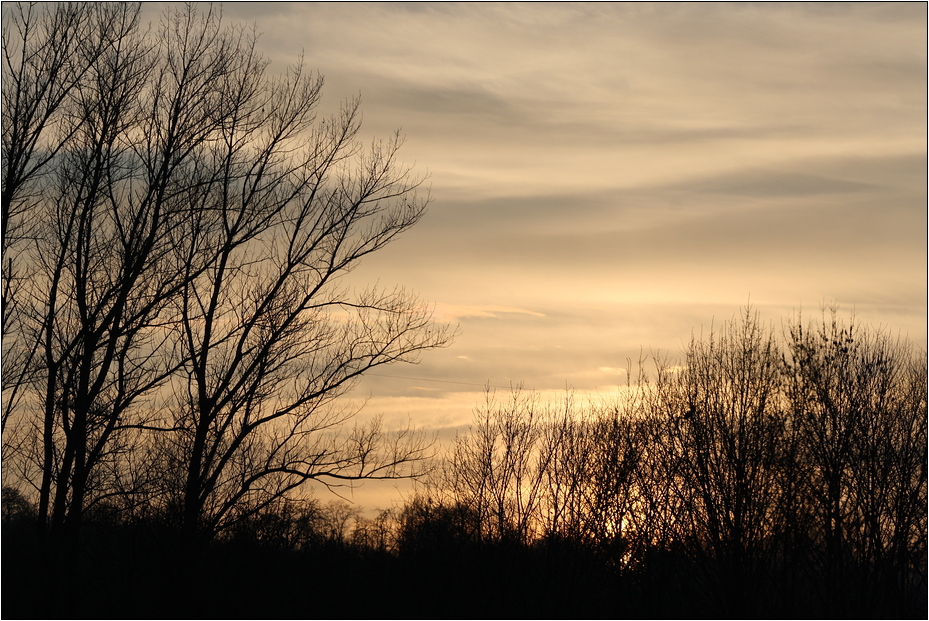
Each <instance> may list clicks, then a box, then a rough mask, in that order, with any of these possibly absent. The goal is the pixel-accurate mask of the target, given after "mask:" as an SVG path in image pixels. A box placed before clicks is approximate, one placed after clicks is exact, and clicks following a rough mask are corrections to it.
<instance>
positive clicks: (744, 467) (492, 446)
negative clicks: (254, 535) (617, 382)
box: [421, 310, 927, 618]
mask: <svg viewBox="0 0 929 621" xmlns="http://www.w3.org/2000/svg"><path fill="white" fill-rule="evenodd" d="M926 394H927V383H926V359H925V352H924V351H920V352H914V351H912V350H911V349H910V347H909V345H907V344H906V343H904V342H902V341H899V340H894V339H891V338H890V337H889V336H887V335H886V334H884V333H881V332H875V331H874V330H871V329H867V328H865V327H862V326H861V325H858V324H856V323H855V322H854V321H851V322H850V323H847V324H845V323H843V322H842V321H841V319H840V317H839V315H838V313H837V312H836V311H835V310H831V311H827V312H824V314H823V319H822V321H821V322H818V323H805V322H803V321H802V320H800V319H796V320H793V321H791V322H789V324H788V326H787V328H786V330H785V333H784V335H783V338H778V335H777V333H776V332H775V331H774V330H773V328H769V327H765V326H763V325H761V324H760V323H759V321H758V318H757V316H756V315H753V314H752V313H751V312H750V311H746V312H745V314H744V316H742V317H741V319H740V320H738V321H733V322H729V323H726V324H724V325H723V326H722V327H721V328H720V329H718V330H713V331H711V332H710V334H709V335H706V336H705V337H702V338H694V339H693V340H692V342H691V343H690V345H689V347H688V349H687V352H686V357H685V359H684V360H683V361H682V362H681V363H680V364H678V365H670V364H668V363H667V362H661V361H659V363H658V364H657V368H656V373H654V377H652V378H651V379H649V378H646V377H645V376H644V375H643V376H642V377H640V382H638V383H637V384H634V385H630V386H629V388H628V392H627V395H626V396H625V397H624V398H622V399H620V401H619V402H618V403H616V404H610V405H598V406H588V407H584V408H582V407H579V406H577V405H575V404H573V403H572V402H571V400H570V399H569V400H567V401H566V402H565V403H564V404H563V405H562V406H560V407H557V408H553V407H552V406H550V405H548V406H545V407H541V406H540V405H539V403H537V402H536V401H535V400H534V399H533V398H532V397H531V395H520V394H519V393H518V392H517V393H514V395H513V397H512V399H511V400H509V401H508V402H506V403H503V404H500V403H496V402H494V401H493V399H491V400H489V401H488V404H487V405H486V406H485V407H483V408H481V409H479V410H478V414H477V418H476V421H475V424H474V426H473V427H472V429H471V432H470V433H469V434H468V435H466V436H463V437H460V438H458V439H457V440H456V442H455V446H454V448H453V450H452V452H451V455H450V457H449V459H448V460H447V462H446V467H445V469H444V472H443V473H442V475H441V476H440V477H438V479H436V480H435V481H434V482H433V484H432V486H431V489H430V490H429V495H430V497H431V500H430V502H431V503H438V505H439V506H440V507H442V508H441V510H438V511H437V509H435V508H434V507H431V505H429V506H430V507H431V508H430V509H429V511H426V512H424V513H421V515H422V518H421V519H423V520H425V521H426V522H429V521H433V520H436V521H439V522H447V523H450V524H452V526H450V527H449V528H450V529H451V531H452V532H458V531H459V530H462V529H463V531H464V532H466V533H467V536H468V537H470V538H472V539H474V540H476V541H485V542H486V541H492V542H508V541H509V542H515V543H518V544H521V545H523V546H538V545H543V546H545V545H550V544H551V543H552V542H555V541H557V542H565V541H567V542H570V544H571V545H572V546H575V547H578V548H582V549H587V550H590V551H593V552H596V553H597V554H598V555H600V556H601V558H602V559H604V560H605V562H607V563H608V564H610V565H611V566H612V567H613V568H614V570H615V572H616V573H617V575H619V576H624V577H625V579H626V581H627V584H630V583H632V582H634V581H635V582H636V583H637V584H639V585H640V587H641V588H645V587H646V586H647V587H648V589H654V590H655V591H659V590H660V591H663V593H664V597H670V596H676V597H681V598H684V599H685V600H686V601H687V602H688V606H689V607H694V608H693V609H694V610H697V609H699V610H704V611H706V612H707V613H712V614H716V615H721V616H727V617H739V618H741V617H744V616H749V617H751V616H762V615H766V614H771V613H772V612H774V611H777V613H780V614H785V615H805V614H811V615H814V616H816V615H817V614H821V615H824V616H856V615H864V616H882V615H891V616H892V615H895V614H899V615H903V616H906V615H907V614H912V613H913V611H914V610H915V609H914V608H912V607H913V606H914V605H918V606H920V607H922V608H921V609H922V610H923V611H924V610H925V594H926V587H927V584H926V532H927V531H926V529H927V496H926V487H927V477H926V467H927V418H926ZM433 528H434V527H433ZM642 581H646V582H642ZM646 590H647V589H646Z"/></svg>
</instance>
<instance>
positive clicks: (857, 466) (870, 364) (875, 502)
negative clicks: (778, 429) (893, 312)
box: [785, 308, 927, 614]
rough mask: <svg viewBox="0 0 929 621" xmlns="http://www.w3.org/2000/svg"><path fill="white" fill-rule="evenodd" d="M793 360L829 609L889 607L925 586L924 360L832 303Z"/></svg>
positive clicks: (794, 325) (792, 349)
mask: <svg viewBox="0 0 929 621" xmlns="http://www.w3.org/2000/svg"><path fill="white" fill-rule="evenodd" d="M785 361H786V374H787V378H788V381H789V384H788V387H789V392H788V394H789V400H790V405H791V408H792V410H793V417H794V420H795V426H796V429H797V438H798V443H799V454H798V458H799V463H800V465H801V467H800V468H798V469H797V470H796V473H797V475H798V478H799V481H800V484H801V485H802V487H801V488H800V490H801V491H802V492H803V497H804V498H805V505H804V506H803V507H802V508H803V509H804V510H805V516H804V517H805V520H806V522H807V523H809V525H810V531H811V532H810V537H811V542H812V547H811V549H812V550H813V551H815V552H817V553H818V554H819V556H818V558H816V559H815V560H816V562H815V564H814V567H815V568H816V569H817V570H818V575H819V578H820V580H821V581H822V583H823V585H824V592H825V593H826V594H827V600H826V605H827V607H828V610H829V611H830V612H832V613H835V614H842V613H843V612H850V609H849V608H848V606H849V605H850V603H851V602H854V605H855V606H857V607H858V609H859V610H860V606H862V605H870V606H874V607H875V612H876V609H877V608H878V607H880V609H882V610H884V609H886V608H885V607H886V606H887V605H893V603H894V601H904V600H903V596H905V595H908V594H910V593H913V592H914V591H916V592H918V590H919V589H924V588H925V586H924V584H920V581H919V580H917V581H916V582H914V581H913V579H914V577H915V576H918V575H919V573H920V572H924V571H925V569H924V567H925V549H926V548H925V531H926V461H927V453H926V450H927V449H926V444H927V442H926V427H927V420H926V370H925V369H926V366H925V364H926V362H925V355H924V354H923V355H922V356H918V357H917V356H913V354H912V352H911V351H910V349H909V347H908V346H907V345H906V344H905V343H903V342H901V341H898V340H894V339H891V338H890V337H888V336H887V335H886V334H884V333H882V332H880V331H874V330H872V329H869V328H867V327H865V326H862V325H861V324H859V323H857V322H855V320H854V319H852V320H851V321H850V322H848V323H845V322H843V321H842V320H841V319H840V318H839V316H838V311H837V309H836V308H827V309H824V310H823V315H822V321H821V322H820V323H819V324H818V325H817V324H805V323H804V322H803V321H802V320H801V319H800V318H798V319H796V320H795V321H793V322H791V323H790V325H789V326H788V328H787V354H786V356H785ZM862 572H864V574H862ZM924 580H925V578H923V581H924ZM852 588H853V589H854V591H852V590H850V589H852ZM888 596H889V598H888V599H879V597H885V598H887V597H888ZM876 597H878V599H875V598H876Z"/></svg>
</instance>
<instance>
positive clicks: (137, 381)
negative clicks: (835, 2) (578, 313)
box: [2, 3, 927, 618]
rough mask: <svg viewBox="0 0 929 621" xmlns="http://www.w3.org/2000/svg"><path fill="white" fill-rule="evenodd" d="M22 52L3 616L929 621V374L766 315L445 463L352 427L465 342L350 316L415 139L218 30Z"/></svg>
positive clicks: (7, 256) (10, 221)
mask: <svg viewBox="0 0 929 621" xmlns="http://www.w3.org/2000/svg"><path fill="white" fill-rule="evenodd" d="M3 51H4V57H3V87H2V88H3V93H2V96H3V107H2V115H3V117H2V133H3V189H2V246H3V259H2V265H3V272H2V285H3V289H2V328H3V334H2V336H3V377H2V380H3V382H2V390H3V405H2V429H3V432H2V433H3V436H2V437H3V462H2V467H3V490H2V524H3V525H2V543H3V554H4V569H5V570H6V571H4V572H3V584H2V586H3V599H2V608H3V609H2V613H3V615H4V616H5V617H26V618H32V617H41V618H65V617H69V618H75V617H111V616H112V617H117V616H118V617H123V618H126V617H186V618H191V617H235V618H239V617H291V618H304V617H310V616H312V617H330V618H332V617H346V616H348V617H379V618H383V617H426V616H428V617H491V616H493V617H552V616H557V617H617V616H636V617H646V616H664V617H681V616H683V617H696V616H715V617H733V618H745V617H766V616H772V617H773V616H778V617H798V616H803V617H885V616H886V617H895V618H899V617H918V618H925V616H926V613H927V610H926V590H927V568H926V544H927V541H926V532H927V377H926V352H925V350H923V349H918V348H917V347H916V346H914V345H912V344H910V343H908V342H907V341H905V340H902V339H899V338H894V337H892V336H891V335H890V334H889V333H888V332H887V331H882V330H876V329H874V328H871V327H870V326H867V325H863V324H861V323H859V322H857V321H856V320H855V319H854V318H845V317H843V316H842V314H841V313H840V312H839V311H838V310H837V309H834V308H825V309H823V311H822V313H821V315H820V316H819V317H817V318H815V319H814V320H812V321H811V320H809V319H808V318H805V317H801V316H800V315H797V316H795V317H790V318H785V319H784V322H783V325H782V327H781V328H779V329H775V328H774V326H773V325H767V324H763V323H762V322H761V320H760V319H759V316H758V314H757V313H756V312H754V311H753V310H752V309H750V308H749V309H745V310H744V311H743V312H742V313H741V314H740V315H739V316H738V317H737V318H735V319H733V320H732V321H729V322H725V323H723V324H722V325H720V326H718V327H716V328H713V329H711V330H710V331H709V333H708V334H706V335H701V336H699V337H698V336H694V337H693V338H692V340H691V342H690V344H689V345H688V347H687V348H686V351H685V353H684V357H683V358H682V359H681V360H670V359H667V358H663V357H661V356H652V357H648V358H643V360H641V361H639V364H638V367H637V368H638V375H637V376H636V377H630V379H629V382H628V384H627V385H626V386H625V387H624V388H623V390H621V391H620V394H619V396H617V397H616V398H615V399H613V400H610V401H605V400H604V401H602V402H596V403H593V402H590V403H581V402H580V401H579V400H576V399H574V398H572V397H571V395H570V393H567V394H566V395H565V398H564V399H563V400H562V401H559V402H548V401H542V400H540V399H539V398H538V396H537V395H536V394H534V393H532V392H526V391H522V390H520V389H518V388H517V389H514V390H513V391H512V393H511V394H509V395H498V394H496V393H493V392H490V391H488V394H487V399H486V402H485V403H483V404H480V405H478V406H477V407H476V409H475V414H474V420H473V423H472V425H471V427H470V428H469V430H468V432H467V433H463V434H461V435H459V436H458V437H457V438H455V440H454V441H453V442H451V443H450V444H449V445H448V446H447V447H446V450H438V449H439V448H440V447H435V446H433V445H432V444H431V443H430V440H429V438H428V437H427V436H426V434H425V433H424V431H422V430H418V429H415V428H409V429H400V430H388V429H385V428H384V426H383V425H382V424H381V422H380V420H379V419H374V420H372V421H369V422H358V421H357V420H356V414H357V413H358V412H357V411H355V410H350V409H345V408H344V406H343V403H344V401H343V400H341V399H340V397H342V396H344V395H345V394H346V393H348V391H350V390H351V388H352V387H353V385H354V384H355V382H356V381H357V380H358V378H360V377H361V376H362V375H364V374H365V373H366V372H369V371H370V370H371V369H376V368H377V367H380V366H383V365H388V364H392V363H395V362H410V361H415V360H416V359H417V356H418V355H419V354H420V353H421V352H423V351H427V350H430V349H433V348H437V347H443V346H446V345H448V344H449V343H450V342H451V339H452V338H453V336H454V330H453V329H452V328H451V327H450V326H445V325H440V324H437V323H436V322H434V321H433V317H432V315H431V313H430V311H429V310H428V307H426V306H425V305H423V304H421V303H420V302H419V301H418V300H417V299H416V298H415V297H414V296H412V295H411V294H409V293H407V292H406V291H404V290H402V289H394V290H385V289H382V288H371V289H368V290H365V291H361V292H356V291H351V290H348V288H347V287H343V286H341V285H340V279H341V277H342V276H344V275H345V274H347V273H348V272H349V271H351V270H352V269H353V268H354V267H355V266H356V265H357V264H358V263H359V262H360V261H362V260H364V259H365V258H366V257H368V256H369V255H371V254H373V253H376V252H377V251H378V250H380V249H382V248H383V247H384V246H385V245H387V244H389V243H390V242H391V241H393V240H394V239H395V238H396V237H397V236H398V235H400V234H402V233H403V232H404V231H406V230H408V229H409V228H410V227H412V226H414V225H416V223H417V222H418V221H419V220H420V218H421V217H422V215H423V213H424V212H425V209H426V206H427V203H428V201H429V197H428V194H427V193H426V192H425V191H424V189H423V188H422V187H421V186H422V179H421V178H419V177H416V176H414V175H413V174H412V171H411V170H410V169H408V168H405V167H403V166H402V165H401V164H400V163H399V161H398V151H399V149H400V147H401V144H402V139H401V137H400V136H399V135H394V136H393V137H392V138H390V139H388V140H384V141H375V142H374V143H372V144H371V145H369V146H364V145H361V144H360V143H359V140H358V135H359V132H360V113H359V102H358V101H357V100H354V101H350V102H347V103H346V104H345V105H344V106H343V107H342V108H341V110H340V111H339V112H337V113H336V114H334V115H333V116H332V117H330V118H323V119H320V118H317V113H318V102H319V97H320V94H321V90H322V85H323V81H322V78H321V77H320V76H318V75H314V74H311V73H309V72H307V71H306V70H305V69H304V67H303V64H302V62H299V63H297V64H295V65H294V66H293V67H290V68H289V69H288V70H287V71H286V72H285V73H284V74H282V75H280V76H276V77H269V76H268V75H266V69H267V66H268V62H267V61H266V60H265V59H263V58H262V57H261V56H260V55H259V54H258V53H257V52H256V35H255V34H254V33H250V32H248V31H246V30H243V29H240V28H235V27H226V26H225V25H224V24H223V22H222V19H221V16H220V14H219V12H218V10H216V9H214V8H213V7H210V8H204V9H202V10H201V9H200V8H198V7H196V6H193V5H188V6H185V7H169V8H168V9H167V10H166V12H165V13H164V14H163V16H162V19H161V21H160V23H159V24H158V25H157V26H155V27H154V29H153V30H145V28H144V27H143V26H142V25H141V23H140V9H139V6H138V5H134V4H127V3H120V4H91V3H83V4H69V3H58V4H46V5H21V4H15V5H10V6H5V7H4V22H3ZM631 371H632V365H631V364H630V375H631ZM378 479H381V480H382V479H415V480H417V481H419V483H420V485H419V487H418V490H419V491H418V493H417V495H416V496H414V497H412V498H408V499H406V500H405V502H404V503H403V504H401V505H398V506H396V507H394V508H391V509H389V510H386V511H383V512H381V513H380V514H379V515H377V516H376V517H364V516H363V515H362V512H361V511H360V509H359V508H357V507H353V506H352V505H350V504H348V503H346V502H343V501H340V500H335V499H333V500H320V499H319V498H316V497H313V496H311V495H309V494H308V492H307V490H308V489H309V488H310V486H311V485H316V486H317V487H319V486H320V485H322V486H335V485H341V484H346V483H351V482H362V481H365V480H378Z"/></svg>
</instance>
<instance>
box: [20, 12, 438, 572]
mask: <svg viewBox="0 0 929 621" xmlns="http://www.w3.org/2000/svg"><path fill="white" fill-rule="evenodd" d="M139 11H140V7H139V5H137V4H127V3H114V4H97V3H79V4H78V3H74V4H69V3H59V4H44V5H20V4H15V5H13V4H11V5H4V20H3V58H2V69H3V82H2V84H3V88H2V98H3V107H2V110H3V119H2V120H3V131H2V137H3V143H2V147H3V148H2V156H3V157H2V163H3V193H2V215H3V228H2V231H3V300H2V301H3V306H2V311H3V321H2V326H3V353H4V355H3V474H4V482H5V483H6V484H8V485H11V486H13V487H15V488H17V489H18V490H19V494H20V495H22V496H23V497H24V498H26V499H28V500H29V501H30V502H34V504H35V509H36V511H35V512H36V515H35V520H36V522H37V525H38V528H39V532H40V533H41V536H42V537H43V539H44V540H45V542H46V543H47V544H48V545H47V547H46V549H47V550H48V551H50V552H53V553H55V554H57V553H58V551H60V550H62V549H67V548H69V547H73V546H75V545H77V544H78V542H79V531H80V528H81V525H82V524H83V523H84V522H85V519H84V517H85V514H87V513H88V512H98V513H99V512H100V511H105V512H110V513H113V512H116V513H118V514H120V515H121V516H122V519H125V520H131V519H133V518H136V517H144V516H145V515H146V514H152V515H158V516H159V517H160V518H161V519H164V520H167V521H169V522H171V523H173V524H174V525H175V526H177V527H178V528H180V529H181V531H183V533H184V534H185V537H186V538H187V540H188V541H189V542H190V543H195V542H203V541H208V540H209V539H211V538H212V537H214V536H215V535H216V534H218V533H221V532H223V531H226V530H229V529H232V528H234V527H235V525H236V524H237V523H238V522H239V521H241V520H244V519H247V518H248V517H249V516H250V515H252V514H257V513H260V512H261V511H262V510H263V509H264V508H265V507H268V506H272V505H274V504H275V503H277V502H278V501H280V500H281V499H284V498H287V497H288V495H290V494H291V492H292V491H293V490H295V489H297V488H299V487H300V486H301V485H303V484H304V483H305V482H306V481H308V480H311V479H313V480H319V481H323V482H326V483H327V484H339V483H340V482H344V481H346V480H354V479H365V478H394V477H403V476H411V475H415V474H416V473H417V472H418V468H419V466H418V464H421V462H422V459H423V457H424V456H425V451H426V449H427V448H428V442H427V441H426V439H425V438H423V437H422V435H421V434H418V433H414V432H412V431H402V432H399V433H393V432H392V433H387V432H385V431H384V430H383V429H382V428H381V426H380V424H379V423H378V422H377V421H374V422H370V423H367V424H363V425H355V426H353V425H352V424H351V419H352V417H353V415H354V414H355V411H354V410H352V409H345V408H344V406H342V405H338V403H340V402H338V401H337V399H338V397H340V396H342V395H343V394H345V392H346V391H347V390H348V389H349V388H350V387H351V386H352V383H353V381H354V380H355V379H356V378H358V377H359V376H360V375H361V374H362V373H364V372H365V371H366V370H368V369H370V368H372V367H375V366H378V365H382V364H387V363H391V362H396V361H411V360H413V359H415V357H416V355H417V353H418V352H420V351H422V350H424V349H428V348H433V347H438V346H442V345H444V344H446V343H447V342H448V341H449V338H450V334H449V332H448V330H447V329H445V328H443V327H441V326H438V327H437V326H434V325H433V324H432V322H431V313H430V311H429V309H428V308H426V307H424V306H423V305H422V304H420V303H419V302H418V301H417V300H416V299H414V298H413V297H411V296H410V295H409V294H407V293H405V292H404V291H402V290H394V291H389V290H381V289H370V290H367V291H362V292H353V291H349V290H347V288H345V287H340V286H339V277H340V276H341V275H343V274H345V273H346V272H348V271H350V270H351V269H352V268H353V267H354V266H355V264H356V263H357V262H358V261H359V260H361V259H363V258H364V257H366V256H367V255H369V254H371V253H374V252H376V251H378V250H379V249H381V248H382V247H384V245H386V244H388V243H389V242H390V241H392V240H393V239H394V238H395V237H396V236H397V235H398V234H400V233H402V232H403V231H405V230H407V229H408V228H410V227H411V226H413V225H414V224H416V222H417V221H418V220H419V219H420V217H421V216H422V214H423V213H424V209H425V207H426V203H427V197H424V196H423V195H422V193H420V194H417V189H418V188H419V186H420V183H421V180H420V179H417V178H414V177H412V176H410V174H409V171H408V169H406V168H404V167H403V166H402V165H400V164H399V163H398V161H397V151H398V149H399V147H400V145H401V140H400V138H399V137H397V136H394V137H393V138H391V139H389V140H386V141H375V142H374V143H373V144H372V145H371V146H370V147H368V148H364V147H362V145H361V144H359V142H358V133H359V129H360V116H359V107H358V102H357V101H351V102H348V103H347V104H345V105H344V106H343V107H342V109H341V111H340V112H338V113H337V114H336V115H335V116H333V117H332V118H324V119H317V117H316V112H315V111H316V109H317V105H318V102H319V98H320V93H321V88H322V84H323V82H322V78H321V77H320V76H318V75H314V74H311V73H309V72H307V71H306V70H305V69H304V67H303V64H302V62H301V63H298V64H296V65H294V66H292V67H290V68H288V69H287V70H286V72H285V73H283V74H282V75H280V76H277V77H272V76H269V75H267V72H266V69H267V66H268V62H267V61H266V60H264V59H262V58H261V56H259V55H258V54H257V52H256V48H255V44H256V36H255V35H254V34H253V33H249V32H248V31H245V30H242V29H240V28H233V27H226V26H225V25H224V24H223V22H222V19H221V16H220V14H219V13H218V12H217V10H216V9H214V8H212V7H209V8H203V9H202V10H201V9H200V8H197V7H196V6H194V5H188V6H183V7H169V8H168V9H167V10H166V12H165V13H164V14H163V16H162V18H161V21H160V23H159V24H158V25H156V26H155V27H154V29H151V28H150V29H148V30H146V29H144V28H143V27H142V26H141V24H140V22H139Z"/></svg>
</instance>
